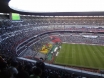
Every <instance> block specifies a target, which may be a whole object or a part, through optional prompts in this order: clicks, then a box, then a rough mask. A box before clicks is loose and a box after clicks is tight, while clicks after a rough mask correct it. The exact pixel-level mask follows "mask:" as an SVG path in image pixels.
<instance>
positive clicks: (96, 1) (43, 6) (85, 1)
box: [8, 0, 104, 13]
mask: <svg viewBox="0 0 104 78" xmlns="http://www.w3.org/2000/svg"><path fill="white" fill-rule="evenodd" d="M8 5H9V7H10V8H12V9H15V10H18V11H23V12H35V13H41V12H42V13H43V12H45V13H46V12H101V11H103V12H104V0H11V1H10V2H9V4H8Z"/></svg>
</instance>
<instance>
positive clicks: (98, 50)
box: [93, 49, 104, 57]
mask: <svg viewBox="0 0 104 78" xmlns="http://www.w3.org/2000/svg"><path fill="white" fill-rule="evenodd" d="M97 52H100V51H99V50H98V49H97ZM93 53H94V54H95V55H96V53H95V51H93ZM100 57H104V56H103V55H100Z"/></svg>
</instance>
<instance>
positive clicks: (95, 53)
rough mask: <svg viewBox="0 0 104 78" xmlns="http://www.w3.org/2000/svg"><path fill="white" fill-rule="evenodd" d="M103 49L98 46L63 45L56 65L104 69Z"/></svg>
mask: <svg viewBox="0 0 104 78" xmlns="http://www.w3.org/2000/svg"><path fill="white" fill-rule="evenodd" d="M103 48H104V46H103V47H102V46H96V45H84V44H83V45H82V44H62V48H61V49H60V51H59V55H58V56H57V58H56V59H55V63H58V64H64V65H74V66H83V67H89V68H97V69H99V68H100V69H104V66H103V65H104V60H103V58H104V57H103V55H104V49H103ZM68 57H72V58H68Z"/></svg>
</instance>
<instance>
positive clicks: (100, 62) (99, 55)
mask: <svg viewBox="0 0 104 78" xmlns="http://www.w3.org/2000/svg"><path fill="white" fill-rule="evenodd" d="M92 48H93V50H94V52H95V53H96V60H97V64H98V67H99V68H102V67H103V63H104V60H103V57H101V53H100V52H98V51H97V50H98V48H97V47H93V46H92ZM96 49H97V50H96Z"/></svg>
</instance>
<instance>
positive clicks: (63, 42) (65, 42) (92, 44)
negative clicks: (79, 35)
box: [62, 42, 104, 46]
mask: <svg viewBox="0 0 104 78" xmlns="http://www.w3.org/2000/svg"><path fill="white" fill-rule="evenodd" d="M62 43H68V44H85V45H98V46H104V45H101V44H88V43H71V42H62Z"/></svg>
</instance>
